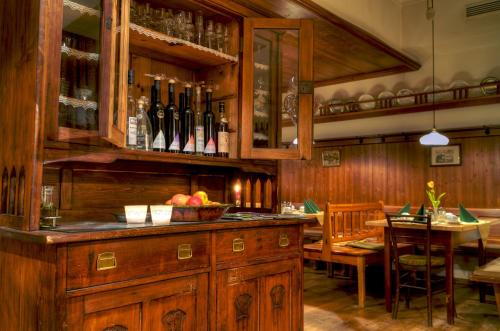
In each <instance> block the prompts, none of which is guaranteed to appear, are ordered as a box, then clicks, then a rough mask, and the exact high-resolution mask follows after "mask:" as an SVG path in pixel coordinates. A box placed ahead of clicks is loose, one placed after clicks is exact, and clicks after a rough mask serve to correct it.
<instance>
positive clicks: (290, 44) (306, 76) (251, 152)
mask: <svg viewBox="0 0 500 331" xmlns="http://www.w3.org/2000/svg"><path fill="white" fill-rule="evenodd" d="M312 30H313V26H312V22H311V21H307V20H289V19H260V18H259V19H256V18H253V19H246V20H245V21H244V38H243V73H242V76H243V79H242V84H243V88H242V126H241V132H242V136H241V140H242V144H241V157H242V158H256V159H310V158H311V144H312V102H313V84H312V78H313V77H312V75H313V66H312V49H313V48H312V38H311V36H312ZM284 121H291V122H292V123H293V126H291V127H288V126H284V125H283V122H284Z"/></svg>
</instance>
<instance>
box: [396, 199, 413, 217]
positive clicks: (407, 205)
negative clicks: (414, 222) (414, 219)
mask: <svg viewBox="0 0 500 331" xmlns="http://www.w3.org/2000/svg"><path fill="white" fill-rule="evenodd" d="M410 209H411V204H410V203H409V202H407V203H406V205H404V206H403V208H401V210H400V211H399V212H398V214H399V215H401V214H403V213H407V214H409V213H410Z"/></svg>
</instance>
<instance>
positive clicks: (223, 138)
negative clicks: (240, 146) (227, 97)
mask: <svg viewBox="0 0 500 331" xmlns="http://www.w3.org/2000/svg"><path fill="white" fill-rule="evenodd" d="M219 118H220V123H219V128H218V130H217V156H220V157H229V123H228V121H227V118H226V110H225V106H224V102H223V101H221V102H219Z"/></svg>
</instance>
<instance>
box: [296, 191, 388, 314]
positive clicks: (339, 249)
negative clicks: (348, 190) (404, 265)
mask: <svg viewBox="0 0 500 331" xmlns="http://www.w3.org/2000/svg"><path fill="white" fill-rule="evenodd" d="M326 209H327V210H326V215H325V220H324V222H323V240H322V241H320V242H317V243H313V244H306V245H304V258H306V259H311V260H320V261H325V262H331V263H341V264H347V265H351V266H355V267H356V269H357V275H358V305H359V307H360V308H364V306H365V297H366V292H365V268H366V266H367V265H370V264H383V263H384V251H383V247H384V244H383V229H382V228H381V227H368V226H366V224H365V222H366V221H368V220H376V219H383V218H384V205H383V203H382V202H381V201H380V202H377V203H355V204H332V203H327V208H326ZM368 238H369V239H371V240H373V241H370V242H363V241H360V240H362V239H368ZM353 243H355V244H357V245H358V246H359V247H365V246H366V247H368V248H374V249H367V248H359V247H352V246H349V245H350V244H353Z"/></svg>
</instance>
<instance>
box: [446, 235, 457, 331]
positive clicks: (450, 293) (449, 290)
mask: <svg viewBox="0 0 500 331" xmlns="http://www.w3.org/2000/svg"><path fill="white" fill-rule="evenodd" d="M445 265H446V317H447V318H446V319H447V321H448V324H450V325H453V324H454V322H455V321H454V317H455V307H454V306H455V295H454V289H453V245H452V243H451V242H450V243H448V245H446V250H445Z"/></svg>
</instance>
